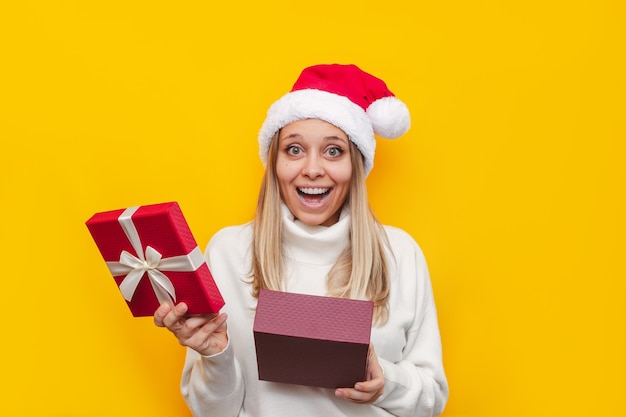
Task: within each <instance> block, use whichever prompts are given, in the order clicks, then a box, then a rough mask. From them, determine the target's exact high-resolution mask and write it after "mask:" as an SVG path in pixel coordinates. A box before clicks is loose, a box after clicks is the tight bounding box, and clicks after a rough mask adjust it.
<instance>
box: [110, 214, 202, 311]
mask: <svg viewBox="0 0 626 417" xmlns="http://www.w3.org/2000/svg"><path fill="white" fill-rule="evenodd" d="M138 209H139V206H136V207H129V208H127V209H126V210H124V212H123V213H122V214H121V215H120V216H119V217H118V219H117V220H118V222H119V223H120V226H122V229H123V230H124V233H125V234H126V237H127V238H128V240H129V242H130V244H131V245H132V247H133V249H134V250H135V253H136V254H137V256H135V255H133V254H131V253H129V252H127V251H125V250H124V251H122V252H121V254H120V260H119V262H107V263H106V264H107V266H108V267H109V271H111V274H113V276H114V277H116V276H119V275H123V274H126V277H125V278H124V280H122V283H121V284H120V291H121V292H122V295H123V296H124V298H125V299H126V301H130V300H132V298H133V295H134V294H135V291H136V290H137V286H138V285H139V281H141V278H142V277H143V276H144V274H146V273H147V274H148V278H149V279H150V284H151V285H152V289H153V290H154V294H155V295H156V297H157V299H158V300H159V303H161V304H162V303H164V302H166V301H168V302H169V301H173V302H176V291H175V290H174V285H173V284H172V282H171V281H170V280H169V278H168V277H167V276H166V275H165V274H164V273H163V272H162V271H178V272H193V271H195V270H196V269H198V268H200V266H201V265H202V264H203V263H204V256H202V251H201V250H200V248H199V247H198V246H196V247H195V248H194V249H193V250H192V251H191V252H189V253H188V254H187V255H181V256H172V257H170V258H163V255H161V254H160V253H159V252H158V251H157V250H156V249H154V248H153V247H151V246H148V247H146V251H145V253H144V251H143V246H142V245H141V239H140V238H139V233H138V232H137V229H136V228H135V224H134V223H133V220H132V215H133V214H134V213H135V212H136V211H137V210H138Z"/></svg>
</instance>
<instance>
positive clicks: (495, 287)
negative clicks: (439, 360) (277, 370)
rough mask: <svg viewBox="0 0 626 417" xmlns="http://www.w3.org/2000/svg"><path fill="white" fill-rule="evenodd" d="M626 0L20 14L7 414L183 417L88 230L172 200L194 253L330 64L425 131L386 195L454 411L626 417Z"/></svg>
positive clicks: (13, 24) (393, 170)
mask: <svg viewBox="0 0 626 417" xmlns="http://www.w3.org/2000/svg"><path fill="white" fill-rule="evenodd" d="M623 4H624V3H623V2H622V1H621V0H613V1H609V0H587V1H566V0H555V1H545V0H541V1H539V0H530V1H521V0H519V1H496V0H483V1H480V0H479V1H458V0H456V1H455V0H453V1H446V2H433V1H394V0H388V1H383V2H381V1H364V0H358V1H357V0H349V1H337V0H333V1H327V0H319V1H316V2H296V1H286V0H285V1H273V0H268V1H260V2H256V1H254V2H253V1H250V2H247V3H245V2H244V3H241V2H212V1H181V2H166V1H134V2H133V1H108V2H90V1H50V2H44V1H19V2H18V1H16V2H9V1H7V2H3V4H2V5H1V6H0V60H1V65H0V138H1V144H2V145H1V148H0V196H1V198H2V201H1V202H2V204H1V207H0V215H1V218H2V227H1V228H0V258H1V259H2V269H1V270H2V280H1V289H2V292H1V293H2V298H3V303H2V305H3V306H4V309H3V314H2V316H3V319H2V321H1V322H2V325H1V327H0V329H1V331H2V350H3V353H2V354H1V356H0V369H1V372H2V376H3V381H4V383H3V389H2V390H1V391H0V415H5V416H20V415H39V416H116V417H120V416H121V417H123V416H150V417H160V416H163V417H165V416H167V417H169V416H187V415H190V414H189V413H188V411H187V410H186V408H185V405H184V403H183V401H182V399H181V397H180V394H179V391H178V383H179V376H180V369H181V366H182V360H183V349H182V347H180V346H179V345H178V344H177V342H176V340H175V339H174V338H173V337H171V336H170V335H169V334H167V332H166V331H164V330H163V329H158V328H156V327H154V326H153V324H152V321H151V319H149V318H145V319H135V318H132V317H131V315H130V313H129V311H128V310H127V307H126V305H125V304H124V302H123V299H122V297H121V296H120V294H119V292H118V291H117V287H116V286H115V285H114V282H113V279H112V278H111V277H110V276H109V275H108V271H107V270H106V267H105V265H104V263H103V262H102V259H101V258H100V255H99V253H98V251H97V249H96V247H95V245H94V243H93V242H92V240H91V238H90V236H89V234H88V232H87V229H86V227H85V226H84V221H85V220H87V219H88V218H89V217H90V216H91V215H92V214H93V213H95V212H97V211H104V210H110V209H117V208H123V207H128V206H131V205H142V204H150V203H157V202H163V201H171V200H175V201H178V202H179V204H180V205H181V207H182V209H183V211H184V213H185V215H186V217H187V220H188V222H189V224H190V226H191V228H192V230H193V231H194V234H195V235H196V239H197V240H198V243H199V244H200V245H201V247H204V245H205V244H206V243H207V241H208V240H209V238H210V237H211V235H212V234H213V233H214V232H215V231H217V230H218V229H220V228H221V227H223V226H226V225H229V224H234V223H241V222H244V221H247V220H248V219H249V218H250V217H251V215H252V212H253V209H254V204H255V199H256V194H257V190H258V185H259V181H260V176H261V173H262V166H261V163H260V161H259V159H258V156H257V144H256V134H257V131H258V128H259V127H260V124H261V122H262V121H263V118H264V116H265V111H266V109H267V107H268V106H269V104H270V103H271V102H272V101H274V100H275V99H277V98H278V97H279V96H280V95H282V94H283V93H285V92H286V91H288V89H289V88H290V87H291V84H292V83H293V81H295V78H296V77H297V75H298V73H299V71H300V70H301V69H302V68H303V67H304V66H306V65H310V64H315V63H328V62H341V63H357V64H359V65H360V66H361V67H362V68H364V69H365V70H367V71H369V72H372V73H373V74H375V75H377V76H379V77H381V78H383V79H384V80H386V81H387V83H388V84H389V86H390V88H391V89H392V91H394V92H395V93H396V94H397V95H398V96H400V98H401V99H403V100H404V101H405V102H406V103H407V104H408V106H409V108H410V109H411V111H412V116H413V127H412V129H411V131H410V132H409V133H408V134H407V135H406V136H404V137H403V138H401V139H399V140H396V141H380V143H379V146H378V150H377V153H376V162H375V164H376V166H375V168H374V171H373V172H372V174H371V175H370V177H369V178H368V183H369V188H370V195H371V203H372V205H373V207H374V209H375V210H376V212H377V213H378V215H379V217H380V219H381V220H382V221H383V222H384V223H387V224H393V225H396V226H400V227H402V228H404V229H406V230H407V231H409V232H410V233H411V234H412V235H413V236H414V237H415V238H416V239H417V240H418V242H419V243H420V244H421V246H422V247H423V249H424V252H425V253H426V256H427V259H428V261H429V266H430V269H431V273H432V279H433V285H434V288H435V293H436V301H437V305H438V309H439V314H440V326H441V331H442V338H443V343H444V356H445V366H446V370H447V374H448V378H449V382H450V390H451V395H450V401H449V403H448V407H447V409H446V411H445V413H444V415H445V416H447V417H503V416H505V417H527V416H564V415H567V416H581V417H582V416H624V415H626V404H625V403H624V401H623V395H624V392H625V391H626V389H625V388H626V380H625V376H624V375H626V360H625V359H624V356H625V355H624V353H625V351H626V336H625V333H626V326H625V323H624V318H625V317H626V302H625V300H624V298H625V295H626V291H625V290H626V284H625V278H626V274H625V272H624V261H625V260H626V256H625V254H624V253H625V250H626V244H625V243H624V241H625V234H626V222H625V221H624V212H625V210H626V206H625V200H626V199H625V192H626V189H625V187H626V172H625V169H624V168H623V165H624V159H625V156H626V153H625V150H626V146H625V145H624V140H625V138H626V123H625V117H624V116H625V115H626V112H625V111H626V76H625V74H626V72H625V71H626V49H625V48H626V32H625V29H624V27H625V25H626V20H625V17H626V16H625V13H624V12H625V10H624V5H623Z"/></svg>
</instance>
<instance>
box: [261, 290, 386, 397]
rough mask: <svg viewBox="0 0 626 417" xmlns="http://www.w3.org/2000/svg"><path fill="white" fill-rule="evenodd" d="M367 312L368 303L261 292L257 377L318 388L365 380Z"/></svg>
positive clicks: (369, 321) (369, 315) (370, 305)
mask: <svg viewBox="0 0 626 417" xmlns="http://www.w3.org/2000/svg"><path fill="white" fill-rule="evenodd" d="M373 310H374V303H373V302H371V301H361V300H350V299H345V298H334V297H320V296H313V295H305V294H295V293H288V292H281V291H270V290H261V291H260V293H259V300H258V305H257V309H256V316H255V319H254V342H255V348H256V354H257V366H258V371H259V379H260V380H264V381H273V382H283V383H289V384H298V385H309V386H316V387H323V388H342V387H344V388H345V387H353V386H354V384H355V383H356V382H359V381H365V379H366V375H367V355H368V350H369V344H370V335H371V329H372V314H373Z"/></svg>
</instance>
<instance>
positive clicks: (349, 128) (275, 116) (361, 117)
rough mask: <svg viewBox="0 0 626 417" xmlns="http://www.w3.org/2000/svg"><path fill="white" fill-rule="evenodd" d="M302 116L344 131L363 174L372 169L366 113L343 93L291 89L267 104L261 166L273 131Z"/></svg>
mask: <svg viewBox="0 0 626 417" xmlns="http://www.w3.org/2000/svg"><path fill="white" fill-rule="evenodd" d="M398 101H399V100H398ZM370 107H371V106H370ZM407 113H408V110H407ZM303 119H321V120H324V121H326V122H328V123H330V124H332V125H334V126H337V127H338V128H339V129H341V130H343V131H344V132H345V134H346V135H348V138H349V139H350V141H352V142H353V143H354V144H355V145H356V146H357V147H358V148H359V151H360V152H361V154H362V155H363V158H364V168H365V175H367V174H368V173H369V172H370V171H371V170H372V168H373V166H374V151H375V149H376V140H375V139H374V129H373V127H372V120H370V117H368V114H366V113H365V111H364V110H363V109H362V108H361V107H360V106H359V105H357V104H355V103H353V102H352V101H350V100H349V99H348V98H346V97H344V96H340V95H338V94H333V93H329V92H326V91H322V90H314V89H305V90H297V91H292V92H290V93H287V94H285V95H284V96H283V97H281V98H280V99H279V100H278V101H276V102H274V103H273V104H272V105H271V106H270V108H269V110H268V111H267V118H266V119H265V121H264V122H263V126H261V130H260V132H259V154H260V156H261V160H262V161H263V165H265V164H266V163H267V154H268V152H269V148H270V142H271V140H272V138H273V137H274V135H275V134H276V132H278V131H279V130H280V129H281V128H283V127H284V126H286V125H288V124H289V123H292V122H295V121H296V120H303ZM407 129H408V127H407ZM405 131H406V130H405ZM402 133H404V132H402Z"/></svg>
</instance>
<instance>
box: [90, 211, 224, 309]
mask: <svg viewBox="0 0 626 417" xmlns="http://www.w3.org/2000/svg"><path fill="white" fill-rule="evenodd" d="M86 225H87V228H88V229H89V232H90V233H91V236H92V237H93V239H94V241H95V242H96V245H97V246H98V249H99V250H100V253H101V254H102V257H103V258H104V260H105V261H106V264H107V266H108V268H109V270H110V271H111V274H112V275H113V278H114V279H115V282H116V283H117V285H118V287H119V288H120V291H121V292H122V295H123V296H124V298H125V300H126V302H127V304H128V307H129V308H130V310H131V313H132V314H133V316H135V317H141V316H152V315H154V312H155V311H156V309H157V308H158V307H159V305H160V304H161V303H163V302H165V301H169V302H170V303H173V304H177V303H180V302H185V303H186V304H187V305H188V306H189V314H207V313H216V312H218V311H219V310H220V309H221V308H222V307H223V306H224V300H223V299H222V296H221V294H220V292H219V289H218V288H217V285H216V284H215V281H213V277H212V276H211V272H210V271H209V268H208V266H207V264H206V262H205V260H204V256H203V255H202V251H201V250H200V248H199V247H198V245H197V244H196V240H195V239H194V237H193V235H192V233H191V230H189V226H188V225H187V222H186V220H185V218H184V216H183V213H182V211H181V210H180V207H179V206H178V203H176V202H170V203H162V204H152V205H147V206H138V207H130V208H127V209H120V210H112V211H107V212H102V213H96V214H94V215H93V216H92V217H91V218H90V219H89V220H87V222H86Z"/></svg>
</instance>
